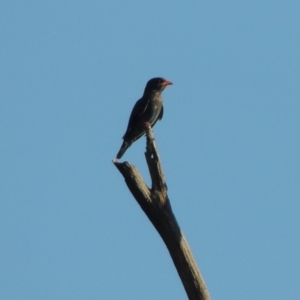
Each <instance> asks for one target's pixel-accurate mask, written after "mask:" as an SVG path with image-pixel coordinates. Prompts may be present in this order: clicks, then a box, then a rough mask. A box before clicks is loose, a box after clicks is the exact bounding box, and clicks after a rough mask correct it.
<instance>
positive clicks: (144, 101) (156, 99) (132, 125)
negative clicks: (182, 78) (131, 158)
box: [117, 77, 173, 159]
mask: <svg viewBox="0 0 300 300" xmlns="http://www.w3.org/2000/svg"><path fill="white" fill-rule="evenodd" d="M171 84H173V83H172V82H171V81H168V80H166V79H164V78H161V77H155V78H152V79H150V80H149V81H148V82H147V84H146V87H145V91H144V94H143V97H142V98H141V99H140V100H138V101H137V102H136V103H135V105H134V107H133V109H132V112H131V115H130V118H129V122H128V127H127V130H126V132H125V134H124V136H123V140H124V142H123V144H122V146H121V149H120V151H119V152H118V154H117V159H120V158H121V157H122V156H123V154H124V153H125V151H126V150H127V149H128V148H129V147H130V146H131V144H132V143H133V142H135V141H136V140H137V139H139V138H140V137H141V136H142V135H143V134H144V133H145V123H150V125H151V127H153V126H154V125H155V123H156V122H157V120H161V119H162V117H163V113H164V108H163V101H162V97H161V93H162V91H163V90H164V89H165V88H166V87H167V86H168V85H171Z"/></svg>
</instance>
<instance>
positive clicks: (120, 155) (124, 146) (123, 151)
mask: <svg viewBox="0 0 300 300" xmlns="http://www.w3.org/2000/svg"><path fill="white" fill-rule="evenodd" d="M130 145H131V143H128V142H127V141H124V142H123V144H122V146H121V148H120V150H119V152H118V154H117V159H120V158H121V157H122V156H123V154H124V153H125V151H126V150H127V149H128V148H129V146H130Z"/></svg>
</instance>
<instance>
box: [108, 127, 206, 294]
mask: <svg viewBox="0 0 300 300" xmlns="http://www.w3.org/2000/svg"><path fill="white" fill-rule="evenodd" d="M146 135H147V146H146V153H145V157H146V161H147V164H148V168H149V172H150V176H151V181H152V187H151V189H150V188H149V187H147V185H146V183H145V181H144V180H143V178H142V176H141V174H140V172H139V171H138V169H137V168H136V167H135V166H134V165H131V164H129V163H128V162H123V163H121V162H118V161H116V160H114V161H113V163H114V164H115V166H116V167H117V168H118V170H119V171H120V173H121V174H122V175H123V177H124V179H125V182H126V184H127V186H128V188H129V190H130V192H131V193H132V195H133V196H134V198H135V199H136V201H137V202H138V204H139V205H140V207H141V208H142V210H143V211H144V212H145V214H146V215H147V217H148V218H149V220H150V221H151V223H152V224H153V226H154V227H155V229H156V230H157V232H158V233H159V235H160V236H161V238H162V239H163V241H164V243H165V244H166V246H167V248H168V250H169V253H170V255H171V257H172V260H173V262H174V265H175V267H176V269H177V272H178V274H179V276H180V278H181V281H182V283H183V286H184V288H185V291H186V293H187V295H188V298H189V299H190V300H209V299H210V297H209V293H208V290H207V287H206V285H205V282H204V280H203V277H202V276H201V273H200V271H199V269H198V267H197V264H196V261H195V259H194V257H193V254H192V252H191V250H190V247H189V245H188V243H187V241H186V239H185V237H184V235H183V233H182V231H181V229H180V227H179V225H178V223H177V221H176V218H175V216H174V214H173V211H172V208H171V204H170V201H169V198H168V193H167V184H166V182H165V176H164V174H163V170H162V166H161V162H160V158H159V154H158V151H157V148H156V144H155V140H154V136H153V132H152V129H151V127H150V126H147V127H146Z"/></svg>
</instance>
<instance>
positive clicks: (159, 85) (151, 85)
mask: <svg viewBox="0 0 300 300" xmlns="http://www.w3.org/2000/svg"><path fill="white" fill-rule="evenodd" d="M171 84H173V83H172V82H171V81H169V80H166V79H164V78H162V77H155V78H152V79H150V80H149V81H148V82H147V85H146V88H145V92H150V91H151V92H152V91H154V92H160V93H161V92H162V91H163V90H164V89H165V88H166V87H167V86H168V85H171Z"/></svg>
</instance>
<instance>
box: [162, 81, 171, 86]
mask: <svg viewBox="0 0 300 300" xmlns="http://www.w3.org/2000/svg"><path fill="white" fill-rule="evenodd" d="M171 84H173V82H171V81H169V80H166V81H164V83H163V86H167V85H171Z"/></svg>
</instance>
